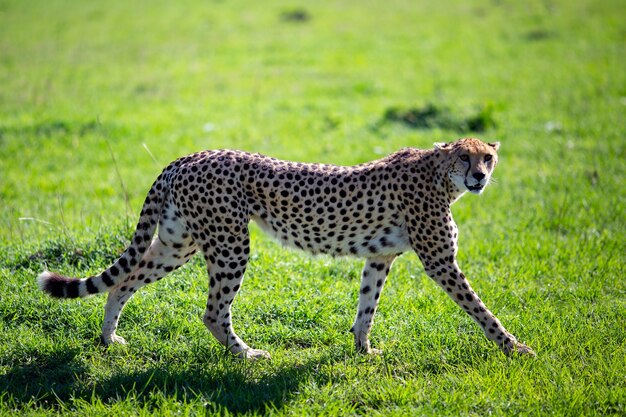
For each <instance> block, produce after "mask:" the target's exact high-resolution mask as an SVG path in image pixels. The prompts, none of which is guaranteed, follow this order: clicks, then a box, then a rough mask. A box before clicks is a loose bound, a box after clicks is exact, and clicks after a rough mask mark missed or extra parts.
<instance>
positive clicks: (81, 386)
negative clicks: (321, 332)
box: [0, 349, 340, 415]
mask: <svg viewBox="0 0 626 417" xmlns="http://www.w3.org/2000/svg"><path fill="white" fill-rule="evenodd" d="M80 354H81V351H80V350H79V349H73V350H69V351H68V350H65V349H64V350H57V351H52V352H46V353H40V354H34V355H33V354H31V355H29V357H28V359H25V360H24V363H20V364H14V365H13V366H12V367H11V368H10V369H9V370H8V372H6V373H5V374H0V398H1V397H5V396H6V395H7V394H8V397H5V398H10V399H11V403H12V405H13V406H14V407H15V408H17V409H22V408H23V409H24V410H27V409H33V408H43V409H50V410H58V409H59V408H60V407H61V406H63V405H65V406H67V404H68V403H69V404H71V403H72V402H73V401H75V400H83V401H85V402H87V403H88V404H91V403H93V402H94V401H100V402H101V403H103V404H114V403H116V402H118V401H124V400H125V399H131V401H132V405H133V406H134V407H139V408H142V409H148V410H151V409H154V410H155V411H156V410H158V408H159V402H158V401H155V398H159V397H160V398H165V399H166V400H168V401H172V400H173V401H176V402H179V403H190V402H197V401H202V403H203V405H204V407H205V409H206V410H207V412H211V411H213V412H216V411H225V410H227V411H229V412H230V413H233V414H239V413H246V412H253V413H256V414H261V415H262V414H266V413H267V412H268V411H269V410H272V409H280V408H282V407H283V405H284V403H285V402H287V401H289V399H291V398H293V396H295V395H297V394H298V391H299V389H300V388H301V385H302V383H304V381H306V380H310V378H311V375H314V374H315V372H314V370H315V369H316V368H317V367H318V366H319V364H320V362H324V363H329V362H330V363H333V362H335V360H336V361H340V359H339V358H336V359H333V358H321V359H320V358H319V357H316V358H315V359H311V361H309V362H305V363H301V364H298V365H286V366H278V367H276V368H273V369H272V370H270V371H268V372H266V371H263V372H262V375H263V376H262V377H260V378H259V377H257V376H258V374H259V372H255V371H254V370H253V369H251V368H252V367H254V364H253V363H241V362H238V361H237V360H235V359H233V358H230V357H225V356H224V357H222V358H212V357H204V358H202V360H204V361H205V362H207V366H206V368H203V367H202V365H201V364H200V363H198V364H196V365H194V366H196V367H197V369H194V370H193V371H190V370H180V369H177V366H176V364H172V365H165V366H164V367H158V366H159V365H155V366H154V367H151V368H149V369H145V370H142V371H136V370H131V371H125V370H123V369H121V370H119V372H116V373H115V374H114V375H112V376H111V377H110V378H105V379H102V380H99V381H98V382H97V383H96V384H95V385H91V386H86V385H85V381H86V380H89V379H90V378H91V377H92V372H91V371H90V370H89V369H88V367H87V366H85V365H83V363H84V360H83V359H81V358H80V356H79V355H80ZM211 361H214V362H213V363H211ZM12 408H13V407H12Z"/></svg>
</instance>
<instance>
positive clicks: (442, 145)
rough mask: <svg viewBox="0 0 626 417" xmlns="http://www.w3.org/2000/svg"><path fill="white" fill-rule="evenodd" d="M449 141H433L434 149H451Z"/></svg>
mask: <svg viewBox="0 0 626 417" xmlns="http://www.w3.org/2000/svg"><path fill="white" fill-rule="evenodd" d="M451 145H452V144H451V143H443V142H435V149H437V150H439V151H442V152H445V153H448V152H450V151H451V150H452V146H451Z"/></svg>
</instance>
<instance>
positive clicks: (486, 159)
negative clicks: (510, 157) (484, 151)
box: [485, 155, 493, 162]
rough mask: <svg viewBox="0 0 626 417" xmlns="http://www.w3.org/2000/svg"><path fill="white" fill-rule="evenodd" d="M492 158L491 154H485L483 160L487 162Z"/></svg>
mask: <svg viewBox="0 0 626 417" xmlns="http://www.w3.org/2000/svg"><path fill="white" fill-rule="evenodd" d="M492 159H493V156H491V155H485V162H489V161H491V160H492Z"/></svg>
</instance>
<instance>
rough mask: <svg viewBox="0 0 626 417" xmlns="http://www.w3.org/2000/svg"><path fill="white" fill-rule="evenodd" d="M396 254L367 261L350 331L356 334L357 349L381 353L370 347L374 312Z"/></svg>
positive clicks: (355, 343) (372, 353)
mask: <svg viewBox="0 0 626 417" xmlns="http://www.w3.org/2000/svg"><path fill="white" fill-rule="evenodd" d="M395 258H396V257H395V255H393V256H388V257H381V258H370V259H367V260H366V261H365V266H364V267H363V272H362V273H361V289H360V291H359V307H358V310H357V315H356V318H355V320H354V325H353V326H352V328H351V329H350V331H351V332H352V333H353V334H354V345H355V348H356V351H357V352H359V353H365V354H370V355H380V354H381V353H382V351H381V350H380V349H374V348H372V347H370V341H369V334H370V330H371V329H372V324H373V323H374V314H375V313H376V309H377V307H378V301H379V300H380V295H381V294H382V291H383V286H384V285H385V279H386V278H387V275H388V274H389V270H390V269H391V265H392V264H393V261H394V259H395Z"/></svg>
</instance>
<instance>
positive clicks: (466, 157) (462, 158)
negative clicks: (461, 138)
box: [459, 155, 469, 162]
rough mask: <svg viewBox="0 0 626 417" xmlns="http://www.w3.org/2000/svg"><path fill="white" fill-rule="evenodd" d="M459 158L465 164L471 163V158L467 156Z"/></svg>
mask: <svg viewBox="0 0 626 417" xmlns="http://www.w3.org/2000/svg"><path fill="white" fill-rule="evenodd" d="M459 158H460V159H461V161H463V162H468V161H469V156H467V155H461V156H459Z"/></svg>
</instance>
